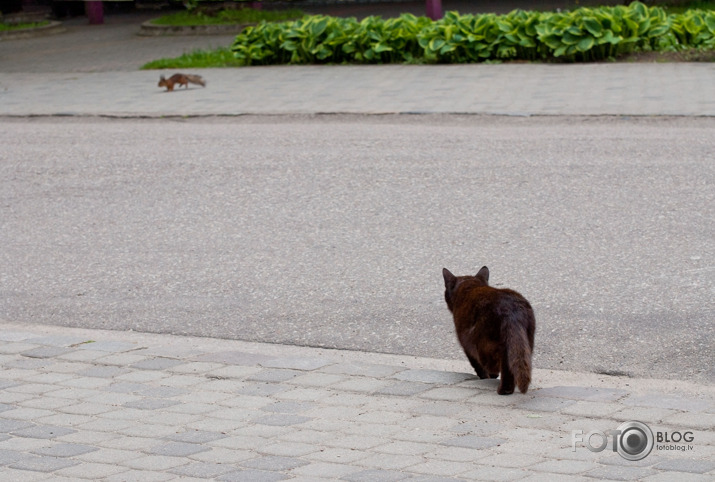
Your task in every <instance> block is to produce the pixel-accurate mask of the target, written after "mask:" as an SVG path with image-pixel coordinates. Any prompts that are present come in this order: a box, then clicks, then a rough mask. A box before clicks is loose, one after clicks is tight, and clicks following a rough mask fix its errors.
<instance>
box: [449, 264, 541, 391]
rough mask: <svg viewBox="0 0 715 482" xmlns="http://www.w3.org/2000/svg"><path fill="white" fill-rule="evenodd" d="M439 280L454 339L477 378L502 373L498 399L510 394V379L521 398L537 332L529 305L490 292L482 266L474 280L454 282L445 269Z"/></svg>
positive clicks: (516, 297) (509, 293) (462, 278)
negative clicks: (450, 316) (456, 339)
mask: <svg viewBox="0 0 715 482" xmlns="http://www.w3.org/2000/svg"><path fill="white" fill-rule="evenodd" d="M442 275H443V276H444V286H445V292H444V298H445V300H446V301H447V307H448V308H449V311H451V312H452V315H453V316H454V328H455V330H456V331H457V338H458V339H459V343H460V344H461V345H462V348H463V349H464V353H465V354H466V355H467V358H468V359H469V363H471V364H472V366H473V367H474V370H475V371H476V372H477V375H479V378H496V377H497V376H498V375H499V373H501V383H500V384H499V388H498V389H497V393H498V394H499V395H509V394H511V393H514V380H515V379H516V385H517V386H518V387H519V390H521V392H522V393H526V391H527V390H528V389H529V383H531V354H532V352H533V350H534V332H535V331H536V320H535V319H534V311H533V310H532V309H531V305H530V304H529V302H528V301H526V299H525V298H524V297H523V296H521V295H520V294H519V293H517V292H516V291H513V290H510V289H499V288H492V287H491V286H489V269H488V268H487V267H486V266H484V267H482V269H480V270H479V273H477V275H476V276H454V275H453V274H452V273H450V271H449V270H448V269H447V268H444V269H443V270H442Z"/></svg>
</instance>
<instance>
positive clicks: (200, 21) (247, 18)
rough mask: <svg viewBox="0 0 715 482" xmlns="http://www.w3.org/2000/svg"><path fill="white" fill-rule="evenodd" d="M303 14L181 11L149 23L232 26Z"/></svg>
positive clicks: (265, 11)
mask: <svg viewBox="0 0 715 482" xmlns="http://www.w3.org/2000/svg"><path fill="white" fill-rule="evenodd" d="M303 15H305V13H304V12H303V11H302V10H298V9H296V8H293V9H288V10H255V9H252V8H242V9H237V10H221V11H218V12H216V14H206V13H201V12H198V13H196V12H188V11H181V12H177V13H172V14H170V15H164V16H163V17H159V18H156V19H154V20H152V21H151V23H152V24H154V25H167V26H174V27H192V26H196V25H234V24H242V23H258V22H260V21H262V20H265V21H266V22H282V21H284V20H293V19H296V18H300V17H302V16H303Z"/></svg>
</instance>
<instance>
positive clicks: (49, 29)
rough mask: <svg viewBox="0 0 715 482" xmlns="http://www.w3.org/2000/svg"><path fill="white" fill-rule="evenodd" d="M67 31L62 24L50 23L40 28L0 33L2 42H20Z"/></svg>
mask: <svg viewBox="0 0 715 482" xmlns="http://www.w3.org/2000/svg"><path fill="white" fill-rule="evenodd" d="M65 31H67V29H66V28H65V27H64V25H62V22H57V21H54V20H53V21H50V23H48V24H47V25H41V26H39V27H31V28H21V29H17V30H8V31H6V32H0V40H18V39H25V38H34V37H44V36H45V35H54V34H57V33H62V32H65Z"/></svg>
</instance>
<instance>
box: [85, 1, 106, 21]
mask: <svg viewBox="0 0 715 482" xmlns="http://www.w3.org/2000/svg"><path fill="white" fill-rule="evenodd" d="M84 5H85V8H84V9H85V12H87V17H89V23H90V24H92V25H99V24H102V23H104V10H103V9H102V2H95V1H92V2H85V3H84Z"/></svg>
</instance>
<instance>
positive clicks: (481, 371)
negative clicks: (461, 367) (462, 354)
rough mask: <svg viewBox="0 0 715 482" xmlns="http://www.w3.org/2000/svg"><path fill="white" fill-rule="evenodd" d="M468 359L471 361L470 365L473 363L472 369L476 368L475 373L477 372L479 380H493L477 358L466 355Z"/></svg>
mask: <svg viewBox="0 0 715 482" xmlns="http://www.w3.org/2000/svg"><path fill="white" fill-rule="evenodd" d="M466 355H467V359H468V360H469V363H471V365H472V367H473V368H474V371H475V372H477V376H478V377H479V378H482V379H484V378H491V377H490V376H489V374H488V373H487V371H486V370H485V369H484V367H482V365H481V364H480V363H479V362H478V361H477V359H476V358H474V357H473V356H471V355H470V354H468V353H466Z"/></svg>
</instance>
